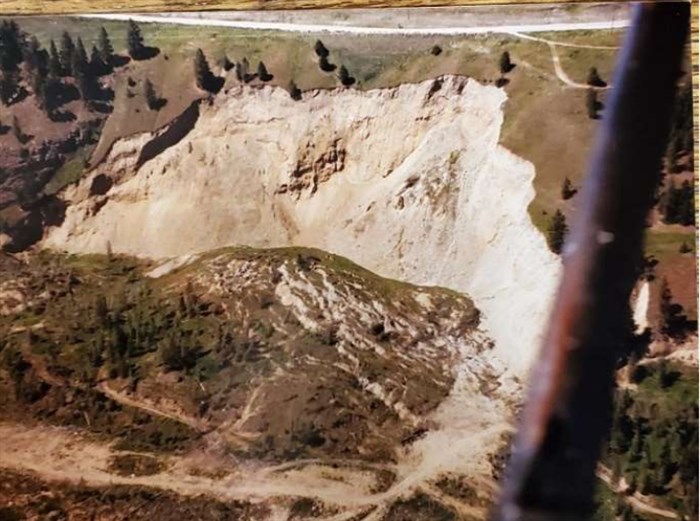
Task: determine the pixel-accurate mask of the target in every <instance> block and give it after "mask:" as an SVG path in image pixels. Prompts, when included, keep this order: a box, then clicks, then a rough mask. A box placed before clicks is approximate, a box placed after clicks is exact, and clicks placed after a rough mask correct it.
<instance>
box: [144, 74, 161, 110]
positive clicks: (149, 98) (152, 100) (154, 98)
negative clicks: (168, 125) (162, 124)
mask: <svg viewBox="0 0 700 521" xmlns="http://www.w3.org/2000/svg"><path fill="white" fill-rule="evenodd" d="M143 95H144V97H145V98H146V104H147V105H148V108H149V109H151V110H157V109H158V108H159V104H160V103H159V102H160V98H159V97H158V94H156V89H155V87H154V86H153V83H151V80H149V79H146V81H145V82H144V83H143Z"/></svg>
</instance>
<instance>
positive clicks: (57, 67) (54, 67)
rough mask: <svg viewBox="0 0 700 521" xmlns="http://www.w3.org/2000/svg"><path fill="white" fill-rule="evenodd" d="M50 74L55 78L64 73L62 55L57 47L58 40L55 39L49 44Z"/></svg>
mask: <svg viewBox="0 0 700 521" xmlns="http://www.w3.org/2000/svg"><path fill="white" fill-rule="evenodd" d="M49 74H50V75H51V76H53V77H55V78H58V77H59V76H61V75H62V74H63V68H62V67H61V57H60V55H59V54H58V50H57V49H56V42H54V41H53V40H51V43H50V44H49Z"/></svg>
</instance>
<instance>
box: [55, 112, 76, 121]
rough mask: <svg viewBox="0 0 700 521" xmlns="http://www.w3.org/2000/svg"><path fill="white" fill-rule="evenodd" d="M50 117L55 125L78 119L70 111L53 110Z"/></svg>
mask: <svg viewBox="0 0 700 521" xmlns="http://www.w3.org/2000/svg"><path fill="white" fill-rule="evenodd" d="M48 116H49V119H50V120H51V121H53V122H54V123H68V122H70V121H75V120H76V119H77V117H76V115H75V114H73V113H72V112H71V111H70V110H52V111H51V112H49V114H48Z"/></svg>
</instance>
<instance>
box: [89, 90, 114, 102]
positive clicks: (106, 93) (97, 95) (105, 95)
mask: <svg viewBox="0 0 700 521" xmlns="http://www.w3.org/2000/svg"><path fill="white" fill-rule="evenodd" d="M92 99H94V100H97V101H105V102H109V101H112V100H114V89H112V88H111V87H102V86H98V87H97V89H95V92H94V94H93V96H92Z"/></svg>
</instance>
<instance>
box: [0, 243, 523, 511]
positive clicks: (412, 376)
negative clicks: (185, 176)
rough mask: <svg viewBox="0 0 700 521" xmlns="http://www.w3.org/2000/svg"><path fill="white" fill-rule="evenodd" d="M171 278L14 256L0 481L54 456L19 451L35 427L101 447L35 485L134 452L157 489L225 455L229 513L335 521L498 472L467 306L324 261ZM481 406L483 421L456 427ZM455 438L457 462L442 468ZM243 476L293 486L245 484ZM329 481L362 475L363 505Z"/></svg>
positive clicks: (310, 254) (483, 352) (5, 332)
mask: <svg viewBox="0 0 700 521" xmlns="http://www.w3.org/2000/svg"><path fill="white" fill-rule="evenodd" d="M169 269H172V265H154V264H152V263H143V262H139V261H135V260H132V259H130V258H127V257H104V256H82V257H63V256H56V255H50V254H42V255H40V256H39V257H36V258H32V259H31V260H29V261H28V262H21V261H19V262H18V261H16V260H13V259H11V258H3V260H2V272H3V281H4V282H3V292H2V309H3V316H2V317H1V318H0V328H1V329H0V332H1V336H2V338H3V339H4V340H3V344H4V345H3V349H2V361H3V367H4V369H5V370H6V372H5V373H4V374H5V376H4V377H3V379H2V385H3V387H4V390H3V392H2V396H3V397H4V398H3V402H2V417H3V423H2V425H3V428H4V429H6V432H7V436H6V437H5V439H6V440H8V439H13V440H15V439H17V441H13V442H12V443H10V444H9V445H7V444H4V445H3V449H2V460H3V462H4V463H5V464H8V463H11V462H13V461H17V462H18V463H19V468H26V467H27V464H29V467H30V468H31V467H32V466H33V465H36V464H38V463H31V458H32V456H31V455H30V454H31V453H32V452H34V453H41V451H42V450H48V451H50V450H52V449H51V448H50V446H48V447H44V448H42V447H43V444H38V445H37V446H34V445H24V446H22V445H21V443H20V441H19V439H18V438H16V437H17V434H11V433H12V432H13V431H12V425H13V424H14V423H17V422H27V423H29V424H31V423H32V421H33V420H37V419H41V420H42V422H45V423H49V424H54V425H66V426H74V427H80V428H81V429H82V430H84V431H85V432H86V433H87V432H92V433H94V434H95V435H96V437H95V438H93V440H94V441H92V442H90V443H93V444H97V445H96V446H95V447H96V448H95V450H98V449H97V447H99V446H100V444H103V445H102V447H103V448H101V449H100V450H101V451H103V452H102V453H103V454H104V455H103V456H99V457H97V456H96V457H97V460H96V461H87V462H85V463H84V465H86V467H85V468H84V469H83V471H82V472H77V471H75V472H73V473H71V472H72V471H71V470H70V469H69V468H68V469H67V468H64V467H60V468H62V469H63V470H59V467H56V468H53V469H52V467H51V460H52V459H53V458H47V459H46V460H44V463H43V464H42V465H41V467H40V474H43V473H44V472H46V473H47V474H48V475H52V473H54V475H56V474H55V473H56V472H59V474H58V475H60V476H62V477H64V478H68V479H69V480H71V481H77V480H78V479H79V478H80V477H84V478H85V477H86V476H90V475H91V473H93V472H97V470H98V469H100V466H101V465H102V464H106V462H107V460H110V458H111V461H116V462H120V461H122V459H124V458H126V459H125V461H124V462H123V464H125V465H126V464H128V461H129V460H128V458H127V455H129V454H134V455H135V456H133V457H134V458H136V457H137V456H138V454H142V456H138V457H140V458H141V460H146V462H147V463H148V461H152V462H153V463H152V464H151V467H153V465H156V466H155V467H154V470H153V471H152V472H150V471H147V473H152V474H158V473H159V472H160V470H159V469H161V468H162V469H163V471H165V470H164V469H165V468H174V470H173V472H176V471H177V472H182V471H183V470H182V467H183V466H186V464H187V465H190V466H194V465H196V462H197V460H198V459H199V460H202V461H205V460H206V458H216V457H219V458H221V456H223V455H228V457H231V458H232V459H231V460H230V461H231V463H230V464H226V463H225V461H224V460H221V461H220V463H219V464H217V465H216V466H215V467H214V468H208V467H207V468H206V471H205V470H204V469H203V470H202V472H204V474H205V476H206V475H207V473H212V472H223V473H227V474H228V473H232V476H233V475H235V476H236V477H235V478H234V477H232V478H231V479H232V482H231V483H229V486H230V492H229V494H228V495H227V497H237V498H238V499H250V498H255V497H256V496H260V495H262V497H268V496H269V498H270V499H271V503H270V504H274V500H275V498H278V499H280V498H281V499H284V497H283V496H286V495H298V496H301V497H310V498H314V499H319V498H321V499H322V500H323V502H327V503H330V504H331V505H332V504H334V503H335V506H336V507H339V506H344V507H350V506H352V505H351V504H348V502H352V501H353V500H352V497H356V499H355V500H354V503H356V505H355V506H357V507H361V506H367V505H369V504H371V503H373V501H374V500H373V499H372V490H375V489H376V487H381V490H379V489H376V490H375V493H378V492H381V493H382V494H383V496H382V497H383V500H382V501H383V503H384V504H386V505H390V504H391V500H392V498H397V497H399V496H400V495H402V494H406V493H410V492H411V491H412V490H417V489H418V487H422V486H424V485H425V484H427V483H430V482H432V481H438V480H439V479H441V478H442V477H444V476H443V475H447V474H448V473H450V472H457V473H459V475H464V476H471V477H472V478H481V479H483V478H484V477H487V476H488V475H489V472H490V470H489V469H490V464H489V463H488V460H487V459H486V454H487V452H488V451H484V448H485V447H484V443H485V442H486V443H489V444H491V445H492V446H493V450H496V449H497V448H498V435H499V434H500V433H501V432H503V430H504V429H506V428H507V424H506V423H504V422H503V417H504V415H505V414H506V411H507V410H508V408H509V405H508V399H507V398H508V395H509V394H510V391H507V390H506V392H505V394H504V393H503V391H502V390H501V386H502V385H503V384H504V383H507V382H506V381H505V380H502V379H501V373H502V370H501V369H499V368H498V366H496V367H492V366H490V363H489V360H490V359H491V357H492V355H491V353H490V352H489V347H488V346H489V343H488V341H487V339H486V338H484V336H483V334H482V333H480V332H479V331H478V324H479V314H478V312H477V311H476V310H475V308H474V307H473V305H472V304H471V302H470V301H469V300H468V299H466V298H465V297H463V296H461V295H458V294H456V293H454V292H452V291H448V290H444V289H440V288H421V287H415V286H411V285H408V284H405V283H399V282H395V281H391V280H388V279H382V278H380V277H377V276H376V275H373V274H371V273H370V272H367V271H365V270H363V269H361V268H360V267H358V266H356V265H354V264H352V263H350V262H349V261H347V260H345V259H343V258H341V257H336V256H332V255H328V254H325V253H323V252H320V251H316V250H305V249H282V250H253V249H230V250H224V251H216V252H211V253H208V254H206V255H204V256H202V257H198V258H196V259H189V261H188V262H185V263H184V265H182V266H181V267H178V268H175V269H173V270H172V271H168V270H169ZM165 272H167V273H165ZM155 275H159V276H157V277H155V278H153V277H154V276H155ZM426 316H427V317H429V320H427V321H426V320H425V319H424V317H426ZM57 346H61V347H60V349H56V347H57ZM506 389H507V388H506ZM467 397H468V401H465V399H466V398H467ZM480 401H487V402H488V403H489V409H490V411H491V412H490V413H489V414H488V415H484V414H479V415H478V416H472V417H470V420H469V421H470V423H471V427H470V428H467V427H466V424H465V423H459V422H460V421H464V420H466V419H467V418H468V417H469V415H470V414H472V415H473V414H474V413H475V409H472V410H471V412H470V410H469V408H467V409H464V407H465V406H466V405H467V404H468V403H471V404H472V406H471V407H473V408H476V407H477V404H478V403H479V402H480ZM459 409H462V410H459ZM461 418H464V420H460V419H461ZM477 418H478V420H477ZM465 428H467V429H468V430H469V431H471V432H472V435H471V436H468V435H466V434H467V430H465ZM455 429H458V430H457V431H455ZM37 432H38V431H37ZM457 433H458V434H457ZM487 433H489V436H488V438H489V439H488V440H487V438H486V437H485V435H486V434H487ZM37 435H38V434H37ZM56 435H59V436H60V431H57V434H56ZM8 436H9V438H8ZM455 436H456V437H455ZM110 440H116V441H117V443H116V444H115V445H112V447H111V448H109V449H107V448H106V446H105V445H104V443H105V442H107V441H110ZM448 440H451V441H449V443H450V445H451V446H452V451H451V454H443V456H441V457H438V456H437V454H436V453H435V451H442V447H444V444H445V443H446V442H448ZM18 443H19V445H16V444H18ZM79 450H88V449H87V448H82V449H79ZM26 451H29V452H27V455H26V456H21V454H23V453H24V452H26ZM37 451H38V452H37ZM104 451H106V453H104ZM127 451H131V452H127ZM133 451H137V452H133ZM154 453H155V455H154ZM161 453H162V454H163V456H162V457H161V456H158V454H161ZM149 454H150V455H149ZM217 455H218V456H217ZM25 458H29V462H28V461H26V460H25ZM100 458H102V459H100ZM120 458H121V459H120ZM203 458H204V459H203ZM141 460H138V459H137V460H136V461H137V462H139V461H141ZM249 460H251V461H257V462H265V463H266V465H267V466H270V465H279V464H280V463H286V464H288V468H289V469H290V470H291V469H297V470H296V471H295V473H293V474H290V475H289V476H286V475H285V474H275V473H270V472H268V473H267V474H266V473H263V472H262V470H261V468H260V467H259V463H258V464H257V465H256V466H254V467H250V470H246V469H247V468H248V466H247V464H246V461H249ZM100 461H102V462H103V463H100ZM157 462H160V463H161V464H162V465H163V466H162V467H161V466H159V465H160V464H156V463H157ZM132 464H133V463H132ZM115 465H117V464H116V463H115V464H113V465H112V466H111V467H110V470H108V473H112V474H115V473H116V475H115V476H112V477H110V478H109V479H110V481H111V480H112V479H114V478H116V477H117V476H118V474H119V470H118V467H117V468H116V469H115V468H114V466H115ZM11 466H13V465H11ZM175 467H176V469H175ZM139 468H140V467H139ZM146 468H148V467H146ZM272 468H273V467H272V466H270V469H272ZM280 468H284V465H282V466H280ZM334 468H336V469H339V470H333V469H334ZM345 468H347V471H346V470H343V469H345ZM253 469H257V470H253ZM373 469H374V470H373ZM191 471H192V472H194V470H191ZM100 472H103V473H104V472H105V470H104V468H103V469H102V470H100ZM253 472H254V473H253ZM268 474H269V476H268V477H267V478H266V477H265V476H267V475H268ZM326 474H328V476H327V477H324V476H325V475H326ZM334 474H337V475H338V479H341V477H342V479H355V478H353V475H354V474H358V475H361V476H362V479H363V481H364V482H366V483H367V486H368V487H369V489H368V490H365V491H364V492H362V489H361V488H360V489H356V490H355V491H354V492H353V495H352V496H345V495H340V496H334V495H333V494H334V492H333V486H332V483H333V480H334V479H336V478H334V477H333V475H334ZM344 474H347V476H344V477H343V475H344ZM137 475H138V472H137ZM86 479H89V478H86ZM95 479H98V478H95ZM100 479H101V481H100ZM100 479H98V481H97V482H95V484H100V483H106V481H107V479H106V478H100ZM249 479H259V480H261V481H260V487H261V488H260V491H259V492H256V491H255V490H251V489H250V486H249V484H248V485H246V482H247V480H249ZM329 480H330V481H329ZM373 480H376V483H375V484H373ZM125 482H129V481H128V480H126V481H125ZM134 483H136V482H134ZM155 486H158V485H157V484H155ZM211 486H212V487H213V485H211ZM276 487H278V488H279V489H280V492H274V491H275V490H276ZM329 487H330V488H329ZM166 488H168V487H166ZM266 488H269V492H264V490H266ZM370 489H371V490H370ZM176 490H177V489H176ZM236 490H238V492H237V493H236V492H235V491H236ZM282 490H287V491H288V492H282ZM336 493H337V492H336ZM215 495H219V494H218V493H217V494H215ZM334 498H335V500H334ZM363 498H364V499H363Z"/></svg>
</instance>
